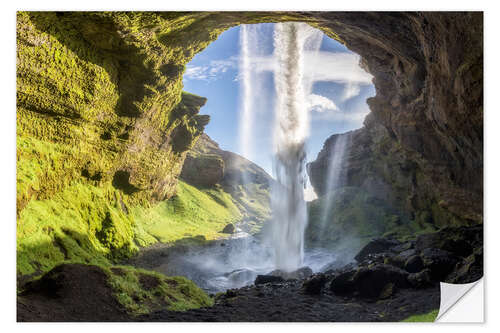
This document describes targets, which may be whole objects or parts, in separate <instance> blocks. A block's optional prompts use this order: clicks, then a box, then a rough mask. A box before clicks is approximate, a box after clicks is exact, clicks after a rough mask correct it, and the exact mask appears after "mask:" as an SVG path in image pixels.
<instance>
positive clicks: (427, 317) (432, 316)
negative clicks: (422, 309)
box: [402, 309, 439, 323]
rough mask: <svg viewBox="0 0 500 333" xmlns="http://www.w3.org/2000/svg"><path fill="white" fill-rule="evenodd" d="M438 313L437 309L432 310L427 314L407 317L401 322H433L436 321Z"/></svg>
mask: <svg viewBox="0 0 500 333" xmlns="http://www.w3.org/2000/svg"><path fill="white" fill-rule="evenodd" d="M438 313H439V309H436V310H432V311H431V312H429V313H424V314H420V315H413V316H411V317H408V318H406V319H404V320H402V321H403V322H409V323H416V322H433V321H435V320H436V317H437V315H438Z"/></svg>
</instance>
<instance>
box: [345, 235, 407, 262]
mask: <svg viewBox="0 0 500 333" xmlns="http://www.w3.org/2000/svg"><path fill="white" fill-rule="evenodd" d="M398 245H401V242H399V241H397V240H395V239H387V238H377V239H373V240H371V241H370V242H369V243H368V244H366V245H365V247H363V248H362V249H361V251H359V253H358V254H357V255H356V256H355V257H354V259H356V260H357V261H358V262H361V261H363V260H364V259H366V258H367V256H368V255H370V254H377V253H382V252H387V251H389V249H391V248H392V247H395V246H398Z"/></svg>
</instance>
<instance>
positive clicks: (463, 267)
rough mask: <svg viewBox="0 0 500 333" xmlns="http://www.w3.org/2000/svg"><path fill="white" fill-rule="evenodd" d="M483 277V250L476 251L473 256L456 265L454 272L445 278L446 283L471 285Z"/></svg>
mask: <svg viewBox="0 0 500 333" xmlns="http://www.w3.org/2000/svg"><path fill="white" fill-rule="evenodd" d="M482 276H483V249H482V248H479V249H477V250H476V251H475V252H474V253H473V254H471V255H470V256H468V257H467V258H465V259H464V260H463V261H462V262H460V263H459V264H457V267H456V268H455V270H454V271H453V272H452V273H451V274H450V275H449V276H448V277H447V278H446V282H448V283H471V282H474V281H477V280H479V279H480V278H481V277H482Z"/></svg>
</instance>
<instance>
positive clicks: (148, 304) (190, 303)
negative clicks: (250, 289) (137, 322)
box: [105, 266, 213, 315]
mask: <svg viewBox="0 0 500 333" xmlns="http://www.w3.org/2000/svg"><path fill="white" fill-rule="evenodd" d="M105 271H106V272H107V274H108V276H109V284H110V285H111V287H112V288H113V289H114V292H115V297H116V299H117V300H118V302H120V304H122V305H123V306H124V307H125V309H127V311H128V312H129V313H131V314H133V315H141V314H146V313H149V312H152V311H155V310H160V309H165V308H166V309H168V310H171V311H186V310H189V309H196V308H200V307H207V306H212V305H213V300H212V299H211V298H210V297H209V296H208V295H207V294H206V293H205V292H203V290H201V289H200V288H198V287H197V286H196V285H195V284H194V283H193V282H191V281H189V280H188V279H186V278H183V277H177V276H176V277H167V276H165V275H163V274H160V273H157V272H152V271H146V270H143V269H136V268H133V267H128V266H113V267H106V268H105Z"/></svg>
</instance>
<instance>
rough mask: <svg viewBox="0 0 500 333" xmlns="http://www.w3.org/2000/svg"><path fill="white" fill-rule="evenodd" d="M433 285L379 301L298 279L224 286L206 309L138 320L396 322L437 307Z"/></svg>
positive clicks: (437, 295)
mask: <svg viewBox="0 0 500 333" xmlns="http://www.w3.org/2000/svg"><path fill="white" fill-rule="evenodd" d="M439 302H440V292H439V287H438V286H435V287H431V288H427V289H420V290H413V289H401V290H399V291H398V292H397V293H395V294H394V295H393V296H392V297H390V298H387V299H384V300H376V301H374V300H367V299H366V300H365V299H360V298H350V297H339V296H336V295H334V294H333V293H331V292H329V291H328V290H327V291H325V292H323V293H321V294H320V295H308V294H306V293H304V291H303V290H302V281H299V280H296V281H289V282H285V283H277V284H266V285H259V286H249V287H244V288H241V289H237V290H229V291H228V292H227V293H226V294H224V295H223V296H222V297H219V298H217V300H216V304H215V305H214V306H213V307H211V308H203V309H196V310H190V311H186V312H174V311H159V312H155V313H152V314H149V315H146V316H142V317H139V318H137V320H139V321H168V322H184V321H195V322H196V321H218V322H265V321H273V322H351V321H352V322H367V321H370V322H371V321H374V322H376V321H401V320H403V319H406V318H408V317H409V316H412V315H415V314H423V313H428V312H430V311H432V310H434V309H438V308H439Z"/></svg>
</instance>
